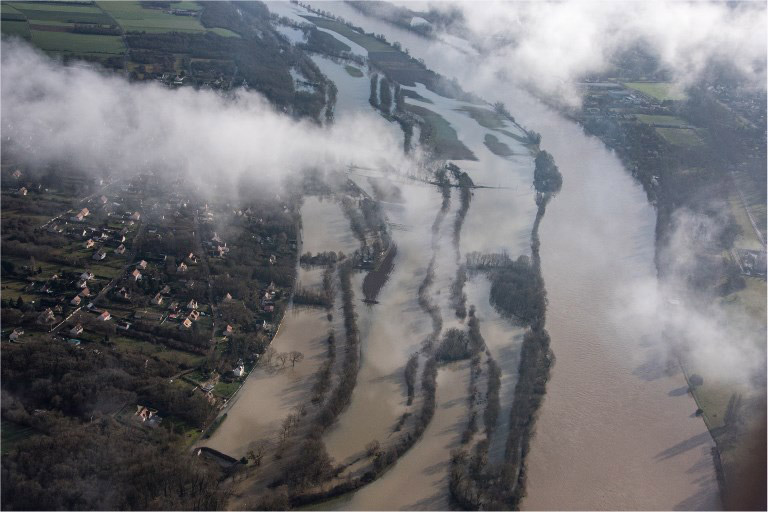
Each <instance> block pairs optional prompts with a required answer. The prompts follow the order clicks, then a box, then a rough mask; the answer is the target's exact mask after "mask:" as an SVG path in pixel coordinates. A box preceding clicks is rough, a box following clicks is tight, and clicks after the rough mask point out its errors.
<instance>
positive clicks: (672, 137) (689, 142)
mask: <svg viewBox="0 0 768 512" xmlns="http://www.w3.org/2000/svg"><path fill="white" fill-rule="evenodd" d="M656 132H658V134H659V135H661V136H662V137H663V138H664V140H666V141H667V142H669V143H670V144H674V145H675V146H701V145H702V144H704V142H703V141H702V140H701V137H699V135H698V134H697V133H696V130H692V129H687V128H656Z"/></svg>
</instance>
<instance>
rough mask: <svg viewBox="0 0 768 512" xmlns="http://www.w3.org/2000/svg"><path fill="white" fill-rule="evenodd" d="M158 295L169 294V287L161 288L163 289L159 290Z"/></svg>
mask: <svg viewBox="0 0 768 512" xmlns="http://www.w3.org/2000/svg"><path fill="white" fill-rule="evenodd" d="M160 293H164V294H169V293H171V287H170V286H168V285H165V286H163V289H162V290H160Z"/></svg>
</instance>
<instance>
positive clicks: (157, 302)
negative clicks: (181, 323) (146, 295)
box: [152, 293, 164, 306]
mask: <svg viewBox="0 0 768 512" xmlns="http://www.w3.org/2000/svg"><path fill="white" fill-rule="evenodd" d="M163 298H164V297H163V295H162V294H160V293H158V294H157V295H155V296H154V297H152V304H155V305H156V306H159V305H160V304H162V303H163Z"/></svg>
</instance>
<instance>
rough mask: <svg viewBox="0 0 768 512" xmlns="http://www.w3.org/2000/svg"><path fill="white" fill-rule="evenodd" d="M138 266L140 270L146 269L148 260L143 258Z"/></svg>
mask: <svg viewBox="0 0 768 512" xmlns="http://www.w3.org/2000/svg"><path fill="white" fill-rule="evenodd" d="M136 268H138V269H140V270H146V269H147V262H146V261H144V260H141V261H140V262H139V263H138V264H137V265H136Z"/></svg>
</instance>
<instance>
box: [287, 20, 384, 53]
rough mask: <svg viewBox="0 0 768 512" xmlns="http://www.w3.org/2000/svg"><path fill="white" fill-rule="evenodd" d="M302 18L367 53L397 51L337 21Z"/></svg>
mask: <svg viewBox="0 0 768 512" xmlns="http://www.w3.org/2000/svg"><path fill="white" fill-rule="evenodd" d="M302 18H306V19H307V20H308V21H310V22H311V23H314V24H315V25H317V26H318V27H320V28H325V29H328V30H332V31H334V32H336V33H337V34H341V35H342V36H344V37H346V38H347V39H349V40H350V41H352V42H353V43H357V44H359V45H360V46H362V47H363V48H365V49H366V50H368V51H369V52H397V50H395V49H394V48H393V47H391V46H389V45H388V44H387V43H385V42H383V41H379V40H378V39H376V38H375V37H372V36H369V35H366V34H361V33H360V32H357V31H355V30H352V29H351V28H349V27H348V26H346V25H345V24H343V23H341V22H339V21H336V20H329V19H327V18H320V17H317V16H302Z"/></svg>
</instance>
